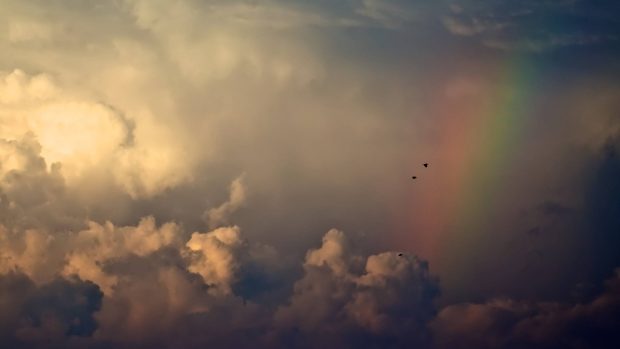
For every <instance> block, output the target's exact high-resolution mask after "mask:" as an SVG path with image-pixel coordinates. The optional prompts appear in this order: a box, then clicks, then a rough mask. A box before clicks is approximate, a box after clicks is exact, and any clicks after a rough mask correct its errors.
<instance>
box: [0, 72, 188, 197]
mask: <svg viewBox="0 0 620 349" xmlns="http://www.w3.org/2000/svg"><path fill="white" fill-rule="evenodd" d="M0 92H1V95H2V97H1V98H2V100H1V102H2V103H0V130H1V131H2V137H3V139H5V140H7V141H10V140H17V139H21V138H22V137H23V136H24V135H25V134H30V135H32V137H34V138H35V139H36V141H37V142H38V143H39V144H40V147H41V148H40V155H41V157H42V158H43V159H44V160H45V161H46V162H47V164H49V165H53V164H60V165H61V166H62V174H63V176H64V177H65V178H66V180H67V184H68V185H70V186H80V185H82V186H83V185H84V182H87V183H88V185H91V186H92V185H96V184H101V182H103V181H101V180H99V183H95V184H93V183H92V178H93V177H95V178H99V177H100V176H101V173H102V172H103V171H104V169H107V173H108V176H109V177H111V178H109V179H110V180H112V181H116V182H117V184H118V185H119V186H121V187H122V188H123V189H125V190H126V191H127V192H128V193H129V194H130V195H132V196H134V197H139V196H151V195H154V194H157V193H159V192H161V191H162V190H165V189H167V188H170V187H173V186H175V185H177V184H179V183H181V182H183V181H185V180H187V179H189V178H190V177H191V174H190V173H189V172H187V167H185V163H183V162H180V161H179V160H178V159H179V158H180V157H181V154H182V151H181V150H180V149H179V148H177V147H176V145H173V144H172V143H171V142H170V135H169V133H168V131H166V130H165V128H163V127H160V126H158V125H156V124H154V121H153V120H152V118H150V117H149V115H148V114H144V115H142V114H140V115H133V116H129V117H128V116H126V115H125V114H123V113H122V112H120V111H119V110H117V109H114V108H112V107H110V106H108V105H105V104H103V103H100V102H97V101H95V100H93V99H91V98H88V97H84V96H80V95H79V94H77V93H73V92H71V91H68V90H63V88H62V87H60V86H58V85H57V83H55V82H54V80H53V79H52V78H51V77H50V76H49V75H45V74H39V75H32V76H30V75H28V74H26V73H24V72H23V71H21V70H19V69H16V70H14V71H12V72H9V73H2V74H0ZM5 166H6V165H5ZM110 174H111V176H110Z"/></svg>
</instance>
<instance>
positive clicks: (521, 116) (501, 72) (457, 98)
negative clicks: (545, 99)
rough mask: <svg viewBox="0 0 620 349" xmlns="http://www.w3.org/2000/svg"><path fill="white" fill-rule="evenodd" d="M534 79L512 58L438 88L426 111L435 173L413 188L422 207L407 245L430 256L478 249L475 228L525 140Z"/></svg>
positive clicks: (531, 70)
mask: <svg viewBox="0 0 620 349" xmlns="http://www.w3.org/2000/svg"><path fill="white" fill-rule="evenodd" d="M536 77H537V74H536V69H535V67H534V66H533V65H532V64H530V63H529V62H528V61H527V59H520V60H514V59H513V60H512V61H511V62H510V63H509V64H508V66H503V67H500V68H497V69H496V70H495V71H492V72H491V73H490V74H487V75H485V77H484V79H477V80H474V81H472V79H469V80H464V79H461V80H460V81H456V82H453V83H452V85H450V86H448V88H447V89H444V90H442V91H440V93H438V94H437V97H436V100H435V101H434V102H433V105H434V107H433V113H434V114H433V117H434V118H436V119H437V120H438V121H439V139H438V141H437V147H436V151H435V154H433V156H431V158H432V159H434V162H435V163H434V164H432V166H436V167H439V168H438V169H437V171H433V172H432V173H433V176H435V175H437V174H438V175H439V176H441V178H440V179H438V180H437V182H436V184H435V185H434V186H431V187H430V188H428V189H421V191H418V192H416V193H415V194H414V195H417V196H418V198H416V201H417V202H418V203H419V206H420V207H423V208H424V212H423V213H422V214H421V213H420V212H419V211H420V210H419V209H417V210H416V212H415V214H412V215H411V217H410V219H411V221H410V224H409V226H410V227H412V230H413V234H414V235H417V237H415V238H414V240H415V243H416V244H417V245H418V246H412V248H413V249H414V250H415V249H416V248H420V247H421V249H422V250H423V251H424V252H422V255H423V257H427V258H429V259H430V260H431V262H433V261H437V260H440V259H445V257H446V256H450V257H449V258H452V259H453V260H454V259H455V258H456V259H458V258H460V257H462V256H464V254H467V253H470V254H471V249H474V248H480V245H481V242H482V241H481V240H482V239H483V237H482V236H481V235H480V233H481V232H483V231H485V227H486V225H487V224H488V220H489V218H488V217H492V216H493V214H494V212H495V211H494V207H495V204H496V202H497V198H498V197H499V196H501V193H502V188H503V187H504V186H505V185H508V183H505V182H504V181H503V179H504V177H505V176H504V174H505V173H506V171H509V170H510V166H511V159H512V158H513V157H514V156H515V155H516V153H517V149H518V148H519V146H520V144H521V143H522V142H524V141H525V139H524V137H523V134H524V132H523V131H524V129H525V128H526V127H527V124H528V122H529V120H530V117H529V116H530V115H532V114H533V113H532V110H531V108H534V107H535V105H536V101H535V99H536V96H537V95H538V94H537V91H536ZM410 242H411V241H410ZM419 245H422V246H419ZM439 264H441V262H440V263H439Z"/></svg>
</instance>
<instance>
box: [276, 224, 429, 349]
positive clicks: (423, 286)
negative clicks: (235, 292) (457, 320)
mask: <svg viewBox="0 0 620 349" xmlns="http://www.w3.org/2000/svg"><path fill="white" fill-rule="evenodd" d="M437 292H438V285H437V280H436V279H435V278H434V277H433V276H431V275H430V274H429V270H428V265H427V264H426V262H424V261H421V260H419V259H418V258H417V257H415V256H412V255H407V254H402V253H396V252H386V253H381V254H377V255H371V256H369V257H368V258H362V257H361V256H358V255H356V254H355V253H353V251H351V246H350V244H349V242H348V240H347V239H346V237H345V236H344V234H343V233H342V232H341V231H338V230H330V231H329V232H328V233H327V234H325V237H324V238H323V244H322V246H321V247H320V248H318V249H315V250H310V251H308V253H307V255H306V261H305V263H304V276H303V277H302V278H301V279H300V280H299V281H297V282H296V283H295V287H294V292H293V295H292V296H291V298H290V300H289V304H288V305H285V306H282V307H280V308H279V309H278V311H277V313H276V315H275V316H276V323H277V324H278V326H280V327H282V328H284V329H288V330H289V331H293V330H295V329H297V330H299V331H301V336H302V337H301V338H299V339H298V340H302V341H303V340H307V341H310V343H314V344H311V345H312V346H315V345H317V346H318V345H321V344H320V343H323V344H325V341H327V343H329V341H334V343H340V344H341V345H345V346H347V345H352V344H354V343H355V341H356V340H361V338H368V339H369V340H370V341H371V342H373V341H374V342H377V343H379V342H382V341H385V342H386V343H390V342H391V343H399V345H413V343H418V344H419V343H424V342H425V341H426V340H427V337H426V332H425V323H426V321H427V320H428V319H430V318H432V316H433V314H434V306H433V299H434V298H435V297H436V296H437V294H438V293H437ZM302 338H304V339H302ZM326 338H331V339H326ZM347 343H348V344H347Z"/></svg>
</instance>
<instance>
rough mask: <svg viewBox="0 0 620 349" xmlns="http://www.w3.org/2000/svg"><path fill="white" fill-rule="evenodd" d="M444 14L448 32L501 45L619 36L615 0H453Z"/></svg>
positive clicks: (554, 44) (530, 46) (564, 43)
mask: <svg viewBox="0 0 620 349" xmlns="http://www.w3.org/2000/svg"><path fill="white" fill-rule="evenodd" d="M450 10H451V11H450V13H449V14H445V15H443V16H442V23H443V25H444V27H445V28H446V29H447V30H448V31H449V32H450V33H452V34H455V35H459V36H468V37H474V38H476V39H478V40H479V41H480V42H481V43H483V44H484V45H486V46H489V47H494V48H499V49H503V50H519V51H537V52H541V51H547V50H553V49H557V48H562V47H570V46H591V45H596V44H601V43H606V42H614V41H617V40H618V37H617V35H616V34H615V27H616V25H617V24H616V23H615V19H613V17H612V16H609V13H613V11H615V10H617V3H616V2H614V1H601V2H598V3H596V4H592V3H588V2H587V1H581V0H577V1H572V0H571V1H540V2H537V3H531V4H530V3H519V2H502V1H486V2H473V1H456V2H453V3H452V4H451V7H450Z"/></svg>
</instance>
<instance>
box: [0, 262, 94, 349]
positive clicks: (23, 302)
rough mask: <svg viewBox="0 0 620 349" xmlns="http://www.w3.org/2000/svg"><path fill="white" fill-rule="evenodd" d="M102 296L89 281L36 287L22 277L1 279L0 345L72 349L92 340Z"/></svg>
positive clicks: (75, 280)
mask: <svg viewBox="0 0 620 349" xmlns="http://www.w3.org/2000/svg"><path fill="white" fill-rule="evenodd" d="M102 298H103V293H102V292H101V291H100V290H99V287H97V285H95V284H94V283H92V282H89V281H81V280H78V279H54V280H53V281H51V282H50V283H47V284H43V285H40V286H39V285H36V284H35V283H34V282H33V281H32V280H31V279H30V278H28V277H27V276H26V275H24V274H21V273H8V274H4V275H0V311H1V312H2V315H0V337H1V338H0V342H2V344H3V346H10V347H13V348H35V347H36V348H56V347H72V346H73V345H74V344H77V343H79V342H80V340H79V339H78V340H74V339H73V338H74V337H91V336H92V335H93V333H94V332H95V331H96V330H97V328H98V324H97V321H96V319H95V313H96V312H97V311H99V310H100V309H101V303H102Z"/></svg>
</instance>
